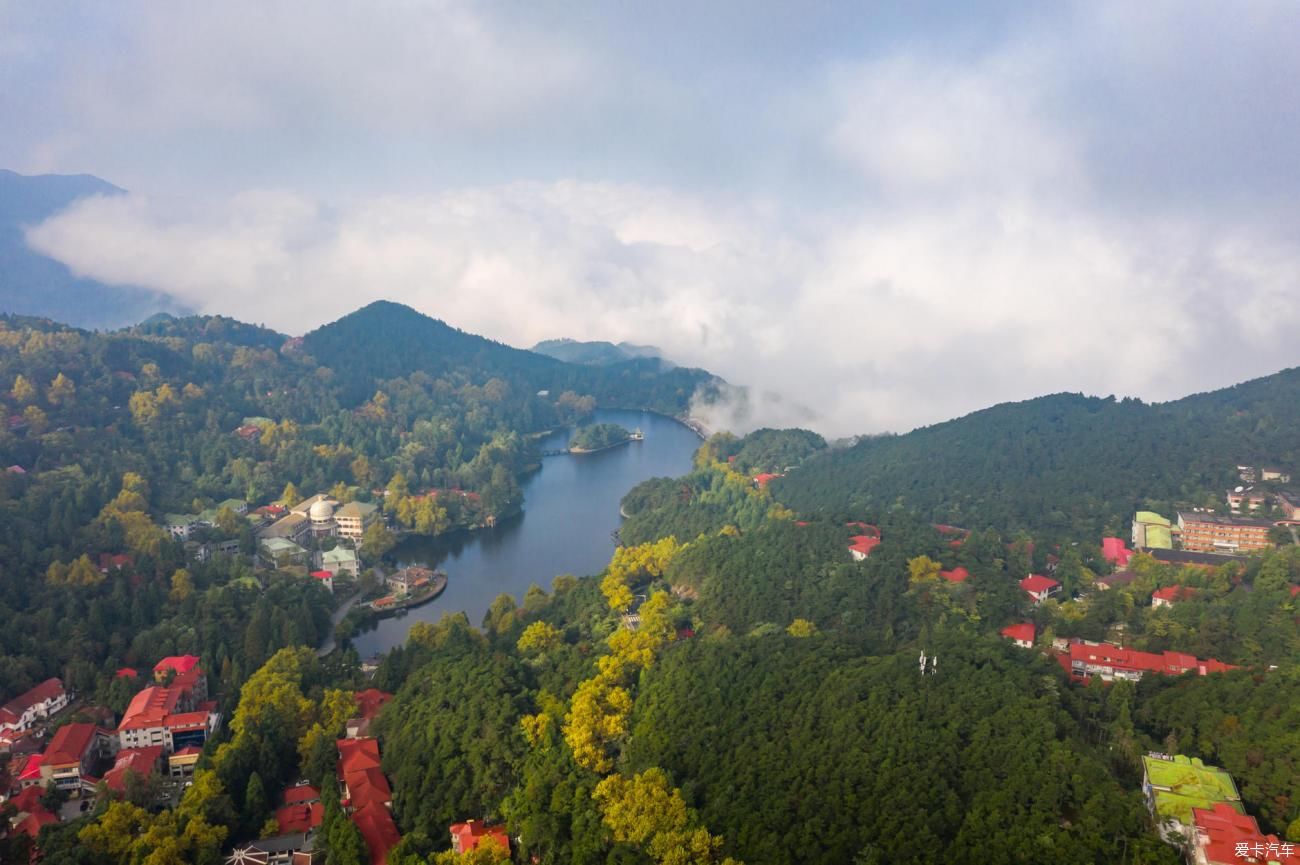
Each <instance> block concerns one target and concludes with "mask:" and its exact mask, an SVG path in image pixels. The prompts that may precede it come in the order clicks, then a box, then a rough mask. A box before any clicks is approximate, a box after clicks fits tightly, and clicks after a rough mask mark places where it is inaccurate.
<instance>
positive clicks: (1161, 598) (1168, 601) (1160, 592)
mask: <svg viewBox="0 0 1300 865" xmlns="http://www.w3.org/2000/svg"><path fill="white" fill-rule="evenodd" d="M1194 597H1196V589H1193V588H1191V587H1190V586H1165V587H1164V588H1163V589H1156V590H1155V591H1154V592H1152V593H1151V606H1152V607H1155V608H1160V607H1172V606H1173V605H1174V604H1176V603H1178V602H1179V601H1186V600H1189V599H1191V598H1194Z"/></svg>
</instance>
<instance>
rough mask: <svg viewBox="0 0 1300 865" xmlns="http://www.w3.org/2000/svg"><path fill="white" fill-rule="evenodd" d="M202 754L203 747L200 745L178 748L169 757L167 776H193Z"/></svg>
mask: <svg viewBox="0 0 1300 865" xmlns="http://www.w3.org/2000/svg"><path fill="white" fill-rule="evenodd" d="M202 756H203V749H202V748H200V747H199V746H198V745H186V746H185V747H184V748H178V749H177V750H176V751H173V752H172V753H171V754H170V755H168V757H167V777H169V778H173V779H175V778H191V777H193V776H194V767H195V766H196V765H198V762H199V757H202Z"/></svg>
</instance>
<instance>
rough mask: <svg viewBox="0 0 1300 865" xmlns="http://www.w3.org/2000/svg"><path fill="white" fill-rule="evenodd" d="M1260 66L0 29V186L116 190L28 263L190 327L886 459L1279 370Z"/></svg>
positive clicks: (203, 27)
mask: <svg viewBox="0 0 1300 865" xmlns="http://www.w3.org/2000/svg"><path fill="white" fill-rule="evenodd" d="M801 5H806V4H801ZM376 7H377V8H376ZM1297 32H1300V6H1297V5H1295V4H1292V3H1281V2H1278V3H1269V2H1242V3H1234V4H1231V5H1229V4H1222V3H1220V4H1208V3H1191V2H1182V3H1173V2H1167V3H1166V2H1155V3H1143V4H1134V3H1131V2H1125V3H1109V2H1089V3H1078V4H1068V3H1061V4H1050V5H1048V4H1025V3H1005V4H1003V3H988V4H978V5H977V4H968V3H917V4H892V3H890V4H886V3H880V4H870V3H852V4H850V3H842V4H817V5H816V8H815V10H811V11H810V9H808V8H800V6H799V5H796V4H779V5H778V4H766V3H738V2H737V3H713V4H686V3H660V4H635V3H608V4H591V5H590V6H588V7H586V8H582V7H579V6H578V5H577V4H519V3H513V4H508V3H472V4H462V3H457V2H449V0H448V2H393V3H386V4H360V3H355V4H354V3H337V4H319V3H308V2H302V0H292V2H289V0H286V2H278V3H245V2H232V3H223V4H200V3H172V4H156V3H132V2H123V3H116V4H72V3H58V2H46V3H41V4H29V3H18V2H10V0H0V116H3V117H5V118H7V119H8V122H7V123H6V135H4V136H0V166H4V167H9V168H12V169H14V170H18V171H22V172H25V173H39V172H58V173H78V172H88V173H93V174H96V175H99V176H101V177H103V178H105V179H107V180H109V181H111V182H113V183H116V184H118V185H119V186H123V187H126V188H127V189H129V190H130V191H131V195H130V196H129V197H127V198H124V199H121V200H109V201H93V202H87V203H85V204H83V205H80V206H78V207H75V208H74V209H73V210H71V211H69V212H67V213H65V214H62V215H60V216H58V217H55V218H54V219H53V220H51V221H50V222H48V223H47V224H45V225H42V226H37V227H34V228H33V230H32V232H31V233H30V235H29V240H30V242H31V243H32V244H33V245H34V246H36V247H37V248H38V249H41V250H42V251H44V252H46V253H47V254H49V255H52V256H54V257H56V258H59V259H61V260H63V261H65V262H66V263H68V264H69V265H70V266H71V267H73V268H74V269H75V270H78V271H79V272H83V273H86V274H89V275H91V276H94V277H96V278H99V279H102V280H106V281H122V282H130V283H135V284H141V285H146V286H149V287H152V288H157V289H159V290H162V291H166V292H169V293H172V294H174V295H176V296H178V297H180V298H182V299H183V300H185V301H186V302H188V303H190V304H191V305H193V306H195V307H197V308H199V309H201V310H203V311H208V312H221V313H225V314H231V315H235V316H238V317H240V318H244V319H249V320H255V321H262V322H265V323H267V324H270V325H272V326H275V327H277V328H280V329H282V330H285V331H287V332H291V333H300V332H303V331H305V330H308V329H310V328H312V327H314V326H316V325H318V324H320V323H322V322H324V321H328V320H330V319H331V318H334V317H337V316H338V315H340V314H343V313H345V312H347V311H349V310H350V309H352V308H355V307H357V306H359V305H361V304H362V303H365V302H367V301H369V300H372V299H374V298H376V297H388V298H391V299H394V300H399V301H402V302H406V303H409V304H411V305H412V306H415V307H417V308H419V309H421V310H423V311H425V312H429V313H430V314H433V315H438V316H440V317H442V318H445V319H447V320H448V321H450V322H452V323H453V324H456V325H458V326H461V327H464V328H466V329H470V330H474V331H477V332H481V333H485V334H487V335H489V336H493V337H495V338H498V339H503V340H506V341H509V342H512V343H515V344H520V345H526V344H530V343H531V342H533V341H535V340H537V339H541V338H545V337H551V336H559V335H567V336H574V337H577V338H609V339H615V340H617V339H631V340H634V341H638V342H652V343H655V344H658V345H661V346H663V347H665V348H666V349H667V350H668V351H669V352H670V353H671V354H672V355H673V356H675V357H677V358H679V359H681V360H682V361H683V362H688V363H693V364H699V365H703V366H706V367H708V368H710V369H713V370H716V371H718V372H719V373H721V374H723V375H724V376H726V377H728V378H729V379H731V380H733V381H737V382H741V383H746V384H750V385H752V386H754V388H755V389H756V391H757V392H759V393H760V394H761V393H771V394H774V395H777V396H779V397H781V399H771V400H768V399H763V398H760V399H758V400H757V401H756V414H755V415H754V416H753V417H751V418H750V420H749V422H751V423H753V422H760V421H761V422H774V423H781V422H789V421H792V420H800V421H803V422H806V423H810V424H812V425H813V426H816V427H818V428H819V429H821V430H823V431H825V432H828V433H832V434H844V433H851V432H874V431H880V430H887V429H893V430H899V429H906V428H909V427H911V426H914V425H916V424H919V423H926V422H932V421H935V420H941V419H944V418H947V417H950V416H953V415H955V414H960V413H963V412H965V411H969V410H973V409H976V408H979V407H982V406H984V405H987V404H989V403H993V402H998V401H1003V400H1008V399H1019V398H1024V397H1028V396H1033V395H1036V394H1039V393H1045V392H1053V391H1061V390H1070V391H1085V392H1089V393H1099V394H1109V393H1116V394H1125V395H1137V396H1141V397H1144V398H1148V399H1164V398H1171V397H1176V396H1180V395H1183V394H1185V393H1189V392H1193V391H1198V390H1203V389H1207V388H1210V387H1217V386H1222V385H1226V384H1230V383H1232V382H1234V381H1237V380H1240V379H1243V378H1247V377H1250V376H1252V375H1260V374H1266V373H1268V372H1271V371H1275V370H1276V369H1279V368H1282V367H1285V366H1291V365H1295V364H1296V363H1297V360H1298V358H1297V351H1296V350H1295V349H1294V347H1293V342H1294V341H1293V338H1292V336H1293V334H1294V333H1296V325H1297V324H1300V291H1297V287H1298V286H1297V281H1300V249H1297V238H1300V231H1298V230H1297V229H1300V225H1298V224H1297V222H1298V221H1300V217H1298V216H1297V213H1296V208H1295V207H1294V201H1295V200H1296V196H1297V193H1298V192H1300V161H1298V160H1296V159H1295V156H1294V154H1296V153H1300V100H1297V99H1296V98H1295V95H1294V87H1295V81H1297V80H1300V52H1295V51H1294V50H1293V49H1294V36H1295V34H1296V33H1297ZM792 403H801V404H803V405H804V406H806V407H808V408H810V409H812V410H813V412H814V414H813V415H812V416H811V417H809V416H808V415H806V414H805V413H803V412H801V411H793V412H792V411H791V410H790V406H791V405H792Z"/></svg>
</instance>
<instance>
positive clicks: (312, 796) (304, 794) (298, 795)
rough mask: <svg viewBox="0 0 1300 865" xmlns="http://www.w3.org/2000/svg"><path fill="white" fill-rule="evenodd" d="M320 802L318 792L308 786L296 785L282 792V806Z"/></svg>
mask: <svg viewBox="0 0 1300 865" xmlns="http://www.w3.org/2000/svg"><path fill="white" fill-rule="evenodd" d="M319 801H320V791H319V790H317V789H316V788H315V787H313V786H312V785H310V784H298V785H296V786H294V787H288V788H286V789H285V791H284V804H286V805H307V804H310V803H312V802H319Z"/></svg>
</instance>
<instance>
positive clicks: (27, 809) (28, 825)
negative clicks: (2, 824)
mask: <svg viewBox="0 0 1300 865" xmlns="http://www.w3.org/2000/svg"><path fill="white" fill-rule="evenodd" d="M43 794H44V791H43V790H41V788H39V787H29V788H27V789H26V790H23V791H22V792H21V793H19V794H18V795H17V796H15V797H14V798H13V799H11V800H10V801H9V803H8V804H11V805H13V807H14V815H13V817H12V818H11V822H10V826H11V832H18V833H21V834H23V835H26V836H28V837H29V838H31V839H32V841H35V840H36V838H37V836H39V835H40V834H41V828H42V827H45V826H51V825H53V824H55V823H57V822H59V818H58V817H56V816H55V815H54V814H51V813H50V812H49V811H48V810H46V808H45V806H44V805H42V804H41V796H42V795H43Z"/></svg>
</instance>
